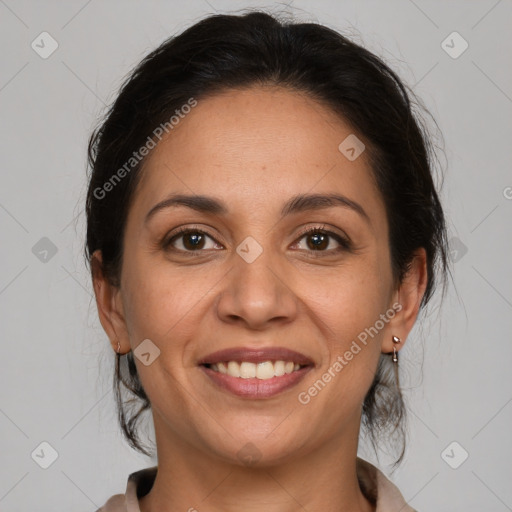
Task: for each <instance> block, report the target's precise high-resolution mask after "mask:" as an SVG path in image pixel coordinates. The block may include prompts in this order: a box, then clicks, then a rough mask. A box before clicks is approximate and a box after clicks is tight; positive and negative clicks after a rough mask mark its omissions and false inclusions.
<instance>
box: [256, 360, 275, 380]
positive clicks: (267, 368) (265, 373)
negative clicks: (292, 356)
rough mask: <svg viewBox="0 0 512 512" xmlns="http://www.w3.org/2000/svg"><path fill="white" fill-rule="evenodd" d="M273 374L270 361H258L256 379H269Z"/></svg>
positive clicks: (272, 366)
mask: <svg viewBox="0 0 512 512" xmlns="http://www.w3.org/2000/svg"><path fill="white" fill-rule="evenodd" d="M273 376H274V365H273V364H272V363H271V362H270V361H265V362H264V363H258V366H257V367H256V377H258V379H262V380H265V379H271V378H272V377H273Z"/></svg>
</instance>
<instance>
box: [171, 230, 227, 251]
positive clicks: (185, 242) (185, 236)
mask: <svg viewBox="0 0 512 512" xmlns="http://www.w3.org/2000/svg"><path fill="white" fill-rule="evenodd" d="M208 240H211V242H210V246H209V247H208V246H207V245H208ZM163 247H164V248H165V249H172V250H176V251H182V252H198V251H201V250H203V249H215V248H217V247H219V246H218V244H217V243H216V242H215V240H213V238H212V237H211V236H209V235H208V234H206V233H205V232H204V231H201V230H198V229H182V230H180V231H179V232H178V233H176V234H174V235H173V236H171V238H169V239H168V240H167V241H166V242H164V243H163Z"/></svg>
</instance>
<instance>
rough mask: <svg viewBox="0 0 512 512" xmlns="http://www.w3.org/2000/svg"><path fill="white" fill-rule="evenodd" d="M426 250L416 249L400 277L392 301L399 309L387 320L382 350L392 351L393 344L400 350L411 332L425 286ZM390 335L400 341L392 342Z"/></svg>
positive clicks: (426, 271) (426, 275)
mask: <svg viewBox="0 0 512 512" xmlns="http://www.w3.org/2000/svg"><path fill="white" fill-rule="evenodd" d="M427 278H428V270H427V252H426V251H425V249H424V248H420V249H417V250H416V251H415V253H414V256H413V259H412V261H411V263H410V268H409V270H408V271H407V273H406V275H405V276H404V278H403V279H402V282H401V283H400V285H399V287H398V289H397V290H396V292H395V294H394V303H397V304H400V305H401V309H400V310H399V311H398V312H397V313H396V315H395V316H394V317H393V318H392V319H391V320H390V322H389V326H388V327H389V330H388V332H389V333H390V334H391V335H388V336H387V337H386V339H384V340H383V341H382V352H383V353H387V354H389V353H391V352H393V346H395V348H396V349H397V350H400V349H401V348H402V347H403V345H404V343H405V340H406V339H407V336H408V335H409V333H410V332H411V330H412V328H413V326H414V323H415V322H416V318H417V317H418V313H419V310H420V304H421V300H422V298H423V295H424V294H425V290H426V288H427ZM392 336H397V337H398V338H400V340H401V343H400V344H398V343H394V342H393V340H392Z"/></svg>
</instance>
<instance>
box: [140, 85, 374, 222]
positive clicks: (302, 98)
mask: <svg viewBox="0 0 512 512" xmlns="http://www.w3.org/2000/svg"><path fill="white" fill-rule="evenodd" d="M197 101H198V103H197V106H195V107H194V108H193V109H192V110H191V111H190V113H188V114H187V115H185V116H184V117H183V118H182V119H180V121H179V123H178V124H177V125H176V126H175V127H174V128H173V130H172V131H171V132H170V133H169V134H168V135H167V136H166V137H165V138H163V139H162V141H161V142H159V143H158V144H157V146H156V148H155V149H153V150H152V152H151V153H150V155H149V156H148V157H147V159H146V162H145V164H144V168H143V180H142V181H141V183H140V187H139V188H138V191H137V193H136V197H135V201H134V205H133V208H134V209H135V210H137V211H138V212H139V213H141V214H142V213H143V212H144V211H146V212H147V210H148V209H150V208H151V206H152V205H153V204H154V203H156V202H158V201H161V200H162V199H164V198H165V197H166V195H168V194H169V193H173V192H180V193H187V194H205V195H206V194H207V195H212V196H215V197H222V198H224V200H225V202H227V203H228V204H231V205H233V207H234V208H238V209H244V208H252V209H253V210H255V209H258V208H265V209H266V211H268V210H269V208H272V207H271V205H274V204H275V206H276V208H277V207H280V206H281V205H282V203H283V202H284V201H285V200H286V199H287V198H288V197H289V196H291V195H294V194H297V193H320V192H323V193H328V192H336V191H337V192H340V193H343V194H344V195H346V196H351V197H352V198H353V199H354V200H357V201H358V202H361V203H363V204H365V205H366V206H365V208H368V209H370V210H372V209H377V210H378V209H382V208H383V205H382V201H381V198H380V194H379V193H378V190H377V189H376V187H375V183H374V180H373V175H372V172H371V169H370V166H369V164H368V159H367V155H366V154H365V152H363V153H362V154H361V156H360V157H358V158H356V159H355V160H353V161H351V160H349V159H347V157H346V156H345V155H344V154H343V153H342V152H340V150H339V145H340V143H342V142H343V141H344V140H345V139H346V138H347V137H349V136H351V137H353V136H354V130H353V129H352V128H351V127H350V125H349V124H348V123H346V122H345V121H344V120H343V119H341V118H340V117H339V116H338V115H337V114H335V113H334V112H333V111H332V110H330V109H329V108H328V107H326V106H325V105H323V104H320V103H318V102H317V101H315V100H314V99H312V98H310V97H308V96H307V95H306V94H305V93H300V92H297V91H292V90H289V89H284V88H281V87H275V86H265V87H263V86H257V87H251V88H246V89H243V90H227V91H223V92H222V93H219V94H216V95H214V96H211V97H208V98H206V99H198V100H197Z"/></svg>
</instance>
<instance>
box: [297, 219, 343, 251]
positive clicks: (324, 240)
mask: <svg viewBox="0 0 512 512" xmlns="http://www.w3.org/2000/svg"><path fill="white" fill-rule="evenodd" d="M304 238H305V239H306V248H305V250H306V251H310V252H311V251H313V252H324V253H336V252H340V251H344V250H348V249H350V247H351V245H350V241H349V240H348V239H347V238H345V237H343V236H341V235H339V234H338V233H334V232H332V231H328V230H325V229H323V226H322V227H321V228H319V227H313V228H309V229H306V230H305V231H303V232H302V233H301V236H300V238H299V240H302V239H304ZM333 240H334V241H335V242H336V243H337V244H338V246H337V247H332V245H333V244H332V241H333ZM315 256H316V255H315Z"/></svg>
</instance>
